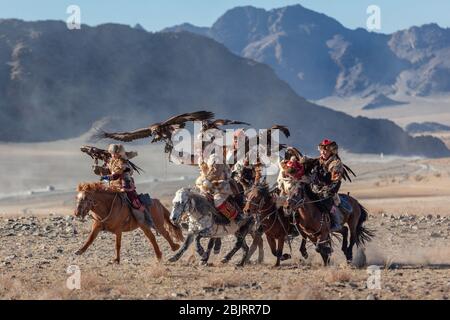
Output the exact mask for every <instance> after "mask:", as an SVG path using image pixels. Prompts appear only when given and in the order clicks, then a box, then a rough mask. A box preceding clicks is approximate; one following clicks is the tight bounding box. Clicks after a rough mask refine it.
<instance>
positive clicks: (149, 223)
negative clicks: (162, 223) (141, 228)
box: [143, 206, 155, 228]
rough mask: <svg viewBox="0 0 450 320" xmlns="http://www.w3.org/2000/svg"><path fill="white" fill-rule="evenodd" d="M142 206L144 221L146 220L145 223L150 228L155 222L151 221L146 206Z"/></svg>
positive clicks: (153, 226)
mask: <svg viewBox="0 0 450 320" xmlns="http://www.w3.org/2000/svg"><path fill="white" fill-rule="evenodd" d="M143 207H144V218H145V222H147V224H148V225H149V226H150V227H151V228H155V224H154V223H153V219H152V216H151V215H150V212H149V211H148V209H147V207H146V206H143Z"/></svg>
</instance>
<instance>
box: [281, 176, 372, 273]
mask: <svg viewBox="0 0 450 320" xmlns="http://www.w3.org/2000/svg"><path fill="white" fill-rule="evenodd" d="M341 196H343V197H346V198H347V201H348V202H349V204H350V205H351V207H352V209H351V214H346V215H345V217H344V224H347V226H348V227H347V226H343V227H342V229H341V230H340V231H339V233H340V234H341V235H342V248H341V249H342V251H343V252H344V255H345V257H346V259H347V262H348V263H351V262H352V260H353V246H354V245H355V244H356V245H357V246H358V247H359V246H361V245H364V243H365V242H366V241H370V240H371V238H372V237H373V236H374V235H373V232H372V231H370V230H368V229H367V228H365V227H364V226H363V224H364V222H365V221H366V220H367V216H368V213H367V210H366V209H365V208H364V207H363V206H362V205H361V204H360V203H359V202H358V201H357V200H356V199H355V198H353V197H351V196H347V195H341ZM329 200H330V199H320V198H319V197H318V196H316V195H315V194H314V193H313V192H312V191H311V189H310V188H309V186H308V185H305V184H300V185H299V186H298V188H296V189H294V190H292V191H291V194H290V196H289V197H288V199H287V201H286V202H285V205H284V210H285V211H286V212H295V213H297V215H296V216H298V222H299V226H300V231H301V232H302V233H303V234H305V235H306V236H307V237H308V239H310V240H311V241H312V242H313V243H314V244H316V250H317V251H318V252H319V253H320V255H321V256H322V258H323V261H324V264H325V265H327V264H328V263H329V259H330V256H331V252H332V248H331V238H330V222H331V221H330V216H329V213H328V211H327V209H325V206H324V205H323V202H325V201H329ZM321 204H322V205H321ZM349 231H350V243H348V232H349Z"/></svg>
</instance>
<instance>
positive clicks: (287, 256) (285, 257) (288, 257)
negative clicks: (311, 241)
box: [281, 253, 291, 261]
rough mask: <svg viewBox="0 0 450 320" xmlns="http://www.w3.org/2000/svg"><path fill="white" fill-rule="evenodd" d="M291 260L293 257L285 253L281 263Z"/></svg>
mask: <svg viewBox="0 0 450 320" xmlns="http://www.w3.org/2000/svg"><path fill="white" fill-rule="evenodd" d="M290 258H291V255H290V254H289V253H285V254H283V256H282V257H281V261H285V260H289V259H290Z"/></svg>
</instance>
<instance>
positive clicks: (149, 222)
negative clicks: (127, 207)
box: [132, 205, 155, 228]
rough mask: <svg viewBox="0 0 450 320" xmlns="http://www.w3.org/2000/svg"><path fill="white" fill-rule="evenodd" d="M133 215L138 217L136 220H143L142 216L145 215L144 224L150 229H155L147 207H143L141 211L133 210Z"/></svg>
mask: <svg viewBox="0 0 450 320" xmlns="http://www.w3.org/2000/svg"><path fill="white" fill-rule="evenodd" d="M132 209H133V214H134V216H135V217H136V219H138V220H141V217H142V215H144V222H145V223H146V224H147V226H149V227H150V228H155V224H154V223H153V219H152V217H151V215H150V212H149V211H148V209H147V207H145V206H144V205H142V206H141V207H140V208H139V209H136V208H132Z"/></svg>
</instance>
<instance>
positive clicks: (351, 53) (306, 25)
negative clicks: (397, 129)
mask: <svg viewBox="0 0 450 320" xmlns="http://www.w3.org/2000/svg"><path fill="white" fill-rule="evenodd" d="M182 30H184V31H189V32H195V33H198V34H201V35H204V36H208V37H210V38H213V39H215V40H217V41H218V42H220V43H223V44H224V45H225V46H227V48H228V49H230V50H231V51H232V52H234V53H236V54H239V55H241V56H243V57H246V58H251V59H254V60H256V61H259V62H263V63H266V64H268V65H270V66H271V67H272V68H273V69H274V70H275V71H276V73H277V75H278V76H279V77H280V78H281V79H283V80H285V81H286V82H288V83H289V84H290V86H291V87H292V88H293V89H294V90H295V91H296V92H297V93H298V94H299V95H301V96H304V97H306V98H308V99H315V100H318V99H321V98H324V97H327V96H335V95H337V96H353V95H360V96H368V95H376V94H379V93H382V94H386V95H389V94H392V93H404V94H409V95H419V96H429V95H433V94H441V93H449V92H450V29H444V28H440V27H439V26H438V25H437V24H428V25H424V26H421V27H412V28H410V29H407V30H402V31H399V32H396V33H393V34H390V35H386V34H379V33H373V32H368V31H366V30H365V29H361V28H359V29H356V30H350V29H347V28H345V27H344V26H343V25H342V24H340V23H339V22H338V21H336V20H335V19H333V18H331V17H328V16H326V15H324V14H321V13H318V12H315V11H312V10H309V9H307V8H304V7H302V6H301V5H293V6H288V7H283V8H278V9H273V10H270V11H266V10H264V9H258V8H255V7H251V6H246V7H237V8H234V9H231V10H229V11H227V12H226V13H225V14H224V15H223V16H221V17H220V18H219V19H218V20H217V21H216V22H215V23H214V24H213V25H212V26H211V27H210V28H209V29H205V28H198V27H195V26H193V25H191V24H183V25H180V26H176V27H172V28H167V29H164V31H166V32H169V31H170V32H179V31H182Z"/></svg>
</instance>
